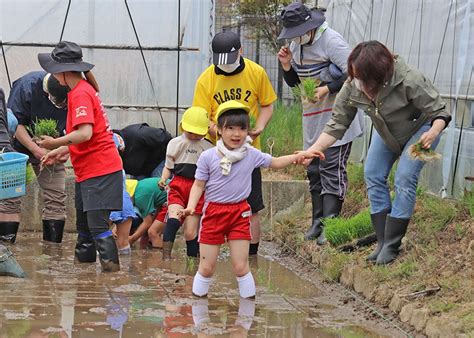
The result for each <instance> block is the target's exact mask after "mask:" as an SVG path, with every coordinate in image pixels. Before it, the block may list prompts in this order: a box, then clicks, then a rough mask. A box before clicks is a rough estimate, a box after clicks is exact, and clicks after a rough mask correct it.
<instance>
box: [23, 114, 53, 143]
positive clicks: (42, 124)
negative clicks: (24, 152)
mask: <svg viewBox="0 0 474 338" xmlns="http://www.w3.org/2000/svg"><path fill="white" fill-rule="evenodd" d="M57 128H58V122H57V121H56V120H53V119H39V120H38V119H36V122H35V123H33V125H32V126H31V127H29V126H28V127H27V129H28V131H29V132H30V133H31V135H32V136H33V138H40V137H41V136H51V137H58V136H59V133H58V130H57Z"/></svg>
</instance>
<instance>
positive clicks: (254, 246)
mask: <svg viewBox="0 0 474 338" xmlns="http://www.w3.org/2000/svg"><path fill="white" fill-rule="evenodd" d="M259 245H260V242H257V243H250V245H249V256H255V255H257V254H258V246H259Z"/></svg>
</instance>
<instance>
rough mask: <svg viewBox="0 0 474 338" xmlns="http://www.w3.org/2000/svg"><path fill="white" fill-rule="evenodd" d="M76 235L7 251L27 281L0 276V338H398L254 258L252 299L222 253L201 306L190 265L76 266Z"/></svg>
mask: <svg viewBox="0 0 474 338" xmlns="http://www.w3.org/2000/svg"><path fill="white" fill-rule="evenodd" d="M74 244H75V236H74V235H72V234H67V235H66V236H65V239H64V240H63V243H62V244H60V245H56V244H46V243H43V242H42V240H41V235H40V234H30V233H22V234H20V235H19V239H18V241H17V244H15V245H13V246H10V248H11V250H12V251H13V252H14V253H15V255H16V258H17V260H18V261H19V263H20V264H21V265H22V267H23V269H24V270H25V272H26V273H27V275H28V277H27V278H26V279H15V278H11V277H0V283H1V284H0V285H1V290H0V337H1V338H3V337H8V338H16V337H102V338H105V337H379V336H397V335H398V336H399V335H400V334H399V333H398V332H397V331H396V330H394V329H392V328H390V327H388V326H387V324H385V323H380V322H374V321H369V320H367V319H365V318H364V316H363V314H362V313H360V311H358V310H357V309H356V308H355V307H353V306H352V305H350V304H344V302H341V301H340V295H337V294H334V291H325V289H327V287H325V286H324V284H321V286H320V287H317V286H315V285H314V284H313V283H310V282H308V281H306V280H304V279H301V278H300V277H298V276H297V275H296V274H295V273H293V272H292V271H290V270H288V269H287V268H285V267H284V266H282V265H281V264H280V263H279V262H278V261H277V260H276V259H273V258H272V257H262V256H259V257H254V258H252V259H251V261H250V264H251V269H252V273H253V275H254V278H255V281H256V283H257V297H256V300H246V299H240V298H239V294H238V290H237V283H236V281H235V277H234V276H233V273H232V268H231V265H230V261H229V259H228V255H227V250H225V249H223V253H222V255H221V259H220V262H219V264H218V268H217V272H216V275H215V280H214V282H213V284H212V286H211V290H210V293H209V298H208V299H197V298H194V297H193V296H192V295H191V289H192V279H193V276H194V274H195V272H196V269H197V261H194V260H188V259H186V258H185V254H184V249H183V248H182V246H181V247H180V244H181V240H178V241H177V243H176V245H175V246H176V249H175V250H174V259H173V260H172V261H167V262H163V261H162V260H161V252H160V251H152V250H141V249H138V248H136V249H135V250H133V251H132V255H131V256H129V257H126V256H125V257H123V256H121V271H120V272H117V273H102V272H101V271H100V265H99V263H97V264H95V265H94V264H74Z"/></svg>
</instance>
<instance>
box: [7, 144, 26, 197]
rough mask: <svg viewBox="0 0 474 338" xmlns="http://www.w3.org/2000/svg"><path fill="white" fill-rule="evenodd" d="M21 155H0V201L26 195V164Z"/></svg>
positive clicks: (24, 157) (23, 156)
mask: <svg viewBox="0 0 474 338" xmlns="http://www.w3.org/2000/svg"><path fill="white" fill-rule="evenodd" d="M27 161H28V156H27V155H25V154H21V153H3V154H0V200H3V199H7V198H12V197H19V196H23V195H24V194H25V193H26V162H27Z"/></svg>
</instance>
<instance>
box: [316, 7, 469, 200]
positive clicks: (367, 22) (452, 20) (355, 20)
mask: <svg viewBox="0 0 474 338" xmlns="http://www.w3.org/2000/svg"><path fill="white" fill-rule="evenodd" d="M318 5H319V6H322V7H326V8H327V12H326V17H327V19H328V21H329V24H330V26H331V27H332V28H334V29H335V30H337V31H338V32H339V33H341V34H342V35H344V37H345V38H346V39H347V41H348V42H349V44H350V45H351V46H352V47H354V46H355V45H356V44H357V43H359V42H361V41H366V40H379V41H381V42H383V43H384V44H385V45H387V47H388V48H389V49H391V50H392V51H393V52H394V53H395V54H398V55H401V56H403V57H404V58H405V60H406V61H407V62H408V63H409V64H410V65H412V66H414V67H416V68H418V69H419V70H421V71H422V72H423V73H424V74H425V75H426V76H427V77H428V78H429V79H430V80H432V81H433V82H434V84H435V85H436V87H437V88H438V89H439V91H440V92H441V93H442V94H443V96H445V97H446V100H447V101H448V104H449V107H450V109H451V111H452V113H453V122H452V123H451V125H450V126H449V128H447V129H446V131H445V132H444V133H443V137H442V141H441V144H440V145H439V146H438V149H437V151H438V152H440V153H442V154H443V160H442V162H438V163H432V164H429V165H427V166H426V167H425V169H424V170H423V173H422V180H421V181H422V184H423V185H424V186H426V187H428V189H429V190H431V191H432V192H436V193H440V194H441V195H442V196H448V195H454V196H456V197H459V196H461V195H462V193H463V191H464V189H465V187H466V186H467V182H466V181H465V177H467V176H471V177H472V176H474V129H473V128H472V127H473V124H474V104H472V100H473V98H474V79H472V78H471V77H472V65H473V61H474V19H473V14H474V1H473V0H417V1H414V0H334V1H324V0H320V1H318ZM466 98H467V100H466ZM461 125H462V131H461ZM460 135H461V137H460ZM365 144H367V142H365ZM458 144H459V145H460V146H459V149H458ZM356 149H358V150H359V154H353V157H355V158H359V157H361V154H362V156H363V153H364V147H356ZM455 168H456V173H455V176H454V171H455Z"/></svg>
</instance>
